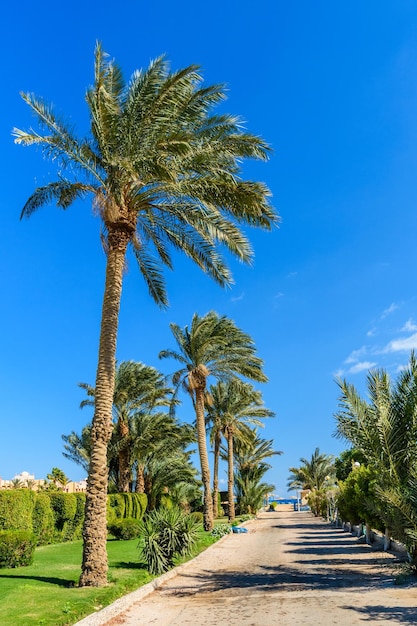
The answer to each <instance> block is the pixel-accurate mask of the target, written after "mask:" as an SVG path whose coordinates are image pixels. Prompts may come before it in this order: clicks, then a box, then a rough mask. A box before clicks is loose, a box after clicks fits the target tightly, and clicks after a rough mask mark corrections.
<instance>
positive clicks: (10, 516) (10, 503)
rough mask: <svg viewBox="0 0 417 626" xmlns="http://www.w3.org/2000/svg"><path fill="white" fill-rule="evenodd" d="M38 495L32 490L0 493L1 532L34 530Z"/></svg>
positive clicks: (3, 491) (14, 490) (2, 491)
mask: <svg viewBox="0 0 417 626" xmlns="http://www.w3.org/2000/svg"><path fill="white" fill-rule="evenodd" d="M35 497H36V494H35V492H34V491H31V490H30V489H13V490H11V491H8V490H7V491H6V490H1V491H0V530H32V511H33V507H34V504H35Z"/></svg>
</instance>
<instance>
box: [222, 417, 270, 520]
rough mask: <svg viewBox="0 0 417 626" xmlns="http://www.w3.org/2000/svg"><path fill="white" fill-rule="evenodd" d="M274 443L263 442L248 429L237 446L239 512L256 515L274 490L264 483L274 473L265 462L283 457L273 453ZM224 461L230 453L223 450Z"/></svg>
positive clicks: (237, 441) (256, 434)
mask: <svg viewBox="0 0 417 626" xmlns="http://www.w3.org/2000/svg"><path fill="white" fill-rule="evenodd" d="M272 445H273V441H272V439H269V440H268V439H262V438H261V437H260V436H259V434H258V431H257V429H256V428H250V429H248V431H247V433H246V436H245V438H244V439H237V440H236V441H235V443H234V465H235V479H234V482H235V485H236V497H237V505H238V507H239V510H240V512H245V513H256V511H257V510H259V509H260V508H261V506H262V500H263V497H264V496H265V494H266V493H268V492H271V491H273V490H274V486H273V485H270V484H268V483H265V482H263V481H262V479H263V477H264V475H265V474H266V472H267V471H268V470H270V469H271V465H270V464H269V463H267V462H266V460H267V459H270V458H271V457H272V456H276V455H279V454H282V452H280V451H278V450H274V449H273V447H272ZM221 453H222V457H223V458H227V450H224V449H223V448H222V449H221Z"/></svg>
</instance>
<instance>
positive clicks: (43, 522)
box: [32, 491, 55, 546]
mask: <svg viewBox="0 0 417 626" xmlns="http://www.w3.org/2000/svg"><path fill="white" fill-rule="evenodd" d="M54 529H55V519H54V512H53V511H52V508H51V500H50V498H49V496H48V495H47V494H46V493H45V492H42V491H40V492H38V493H37V494H36V500H35V506H34V508H33V514H32V530H33V532H34V533H35V535H36V537H37V544H38V545H39V546H40V545H44V544H47V543H51V542H52V541H53V537H54Z"/></svg>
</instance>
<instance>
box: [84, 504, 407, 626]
mask: <svg viewBox="0 0 417 626" xmlns="http://www.w3.org/2000/svg"><path fill="white" fill-rule="evenodd" d="M247 528H248V531H249V532H248V533H247V534H233V535H229V536H227V537H226V538H225V540H222V541H220V543H219V544H216V545H214V546H213V547H211V548H210V549H209V550H207V551H206V552H204V553H202V554H201V555H199V556H198V557H197V558H196V559H194V560H193V561H191V562H190V563H189V564H188V565H187V566H186V567H185V568H183V569H182V571H181V572H180V573H179V574H178V575H177V576H175V577H174V578H171V579H170V580H169V581H167V582H166V583H165V584H164V585H162V586H161V587H160V588H159V589H157V590H156V591H154V592H153V593H152V594H150V595H149V596H148V597H146V598H144V599H142V600H140V601H138V602H134V603H133V604H132V605H131V606H130V607H125V609H124V610H122V611H121V612H120V613H119V614H118V615H117V616H114V617H112V618H110V619H107V621H101V622H100V624H102V625H104V624H106V626H116V625H117V626H119V625H120V626H122V625H123V626H138V625H141V626H148V625H158V626H171V625H175V626H186V625H192V626H195V625H196V624H197V625H198V626H206V625H210V626H222V625H224V626H238V625H239V626H272V625H274V626H275V625H279V626H287V625H292V626H301V625H303V624H307V625H309V626H310V625H316V624H317V625H319V626H329V625H330V624H332V625H333V624H337V625H338V626H340V625H346V626H355V625H359V624H361V625H362V626H364V625H365V624H366V625H367V626H369V625H378V626H380V625H381V624H383V623H388V622H389V623H390V624H414V625H416V624H417V587H410V586H407V587H400V586H396V585H394V584H393V570H394V564H395V561H396V558H395V556H393V555H387V554H384V553H383V552H378V551H376V550H375V549H371V548H369V547H368V546H366V545H363V544H359V543H358V541H357V539H356V538H355V537H353V536H351V535H350V534H349V533H347V532H344V531H343V530H341V529H336V528H333V527H332V526H330V525H329V524H325V523H324V522H323V521H322V520H318V519H315V518H314V517H312V516H311V514H309V513H304V512H300V513H297V512H290V511H279V510H278V511H277V512H273V513H261V514H260V516H259V518H258V519H257V520H256V521H254V522H252V523H250V524H249V525H248V527H247ZM96 623H99V622H96Z"/></svg>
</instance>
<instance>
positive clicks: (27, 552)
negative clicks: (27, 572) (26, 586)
mask: <svg viewBox="0 0 417 626" xmlns="http://www.w3.org/2000/svg"><path fill="white" fill-rule="evenodd" d="M35 547H36V535H35V534H34V533H32V532H30V531H28V530H2V531H0V567H21V566H23V565H30V564H31V563H32V562H33V556H34V554H35Z"/></svg>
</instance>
